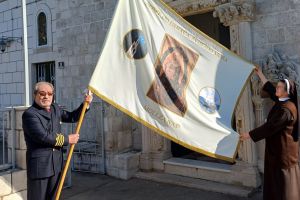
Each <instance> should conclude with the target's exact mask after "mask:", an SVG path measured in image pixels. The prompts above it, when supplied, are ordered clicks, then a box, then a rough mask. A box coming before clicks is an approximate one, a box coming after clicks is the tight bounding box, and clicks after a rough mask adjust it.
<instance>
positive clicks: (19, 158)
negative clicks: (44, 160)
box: [16, 150, 26, 169]
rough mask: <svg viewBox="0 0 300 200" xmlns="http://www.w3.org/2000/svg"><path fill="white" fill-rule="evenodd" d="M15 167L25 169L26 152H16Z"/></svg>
mask: <svg viewBox="0 0 300 200" xmlns="http://www.w3.org/2000/svg"><path fill="white" fill-rule="evenodd" d="M16 165H17V167H19V168H21V169H26V150H16Z"/></svg>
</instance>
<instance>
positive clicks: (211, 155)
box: [88, 85, 240, 163]
mask: <svg viewBox="0 0 300 200" xmlns="http://www.w3.org/2000/svg"><path fill="white" fill-rule="evenodd" d="M88 89H89V90H91V91H92V92H93V93H94V94H96V95H97V96H98V97H100V98H101V99H102V100H104V101H106V102H107V103H109V104H111V105H112V106H114V107H115V108H117V109H118V110H121V111H122V112H124V113H125V114H127V115H129V116H130V117H132V118H133V119H135V120H136V121H138V122H140V123H142V124H143V125H144V126H146V127H148V128H150V129H152V130H153V131H155V132H156V133H159V134H160V135H162V136H164V137H166V138H168V139H169V140H172V141H173V142H176V143H178V144H180V145H182V146H184V147H186V148H189V149H191V150H193V151H196V152H198V153H201V154H204V155H206V156H209V157H213V158H217V159H220V160H224V161H228V162H230V163H234V162H235V158H236V156H237V152H238V149H239V146H240V140H239V142H238V145H237V147H236V150H235V153H234V154H233V158H231V157H226V156H222V155H219V154H215V153H211V152H208V151H206V150H203V149H201V148H197V147H194V146H191V145H188V144H186V143H184V142H182V141H180V140H177V139H176V138H174V137H172V136H171V135H170V134H168V133H166V132H163V131H162V130H160V129H158V128H156V127H155V126H153V125H151V124H150V123H148V122H147V121H145V120H143V119H142V118H140V117H138V116H136V115H135V114H133V113H132V112H130V111H129V110H127V109H125V108H123V107H122V106H120V105H118V104H117V103H115V102H114V101H113V100H111V99H109V98H107V97H106V96H104V95H102V94H100V93H99V92H98V91H97V90H96V89H94V88H93V87H92V86H90V85H89V86H88Z"/></svg>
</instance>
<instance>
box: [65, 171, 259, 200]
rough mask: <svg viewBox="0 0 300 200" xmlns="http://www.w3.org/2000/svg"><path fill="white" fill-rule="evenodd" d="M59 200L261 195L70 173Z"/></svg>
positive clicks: (231, 199) (230, 199) (210, 199)
mask: <svg viewBox="0 0 300 200" xmlns="http://www.w3.org/2000/svg"><path fill="white" fill-rule="evenodd" d="M60 199H61V200H85V199H88V200H198V199H199V200H262V192H261V191H259V192H255V193H254V194H253V195H252V196H251V197H249V198H245V197H238V196H232V195H226V194H222V193H217V192H209V191H205V190H201V189H195V188H189V187H185V186H178V185H174V184H167V183H160V182H154V181H149V180H144V179H138V178H132V179H130V180H120V179H116V178H113V177H110V176H106V175H101V174H92V173H83V172H72V187H70V188H65V189H64V190H63V191H62V195H61V198H60Z"/></svg>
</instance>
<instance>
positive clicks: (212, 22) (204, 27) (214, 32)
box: [171, 12, 230, 162]
mask: <svg viewBox="0 0 300 200" xmlns="http://www.w3.org/2000/svg"><path fill="white" fill-rule="evenodd" d="M185 20H187V21H188V22H189V23H191V24H192V25H193V26H195V27H196V28H198V29H199V30H200V31H202V32H204V33H205V34H206V35H208V36H210V37H211V38H213V39H214V40H216V41H218V42H219V43H221V44H222V45H224V46H225V47H227V48H228V49H230V31H229V27H226V26H224V25H223V24H221V23H220V20H219V19H218V18H214V17H213V13H212V12H208V13H203V14H196V15H191V16H187V17H185ZM171 152H172V155H173V157H181V158H186V159H195V160H202V161H213V162H225V161H219V160H217V159H213V158H209V157H207V156H205V155H203V154H200V153H197V152H194V151H192V150H190V149H187V148H185V147H183V146H181V145H179V144H177V143H174V142H171Z"/></svg>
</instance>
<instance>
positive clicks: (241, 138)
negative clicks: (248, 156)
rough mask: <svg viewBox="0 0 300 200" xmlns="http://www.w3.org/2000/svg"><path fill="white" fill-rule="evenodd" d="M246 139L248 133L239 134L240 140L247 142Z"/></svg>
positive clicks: (248, 137)
mask: <svg viewBox="0 0 300 200" xmlns="http://www.w3.org/2000/svg"><path fill="white" fill-rule="evenodd" d="M248 139H250V135H249V132H245V133H241V134H240V140H242V141H246V140H248Z"/></svg>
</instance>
